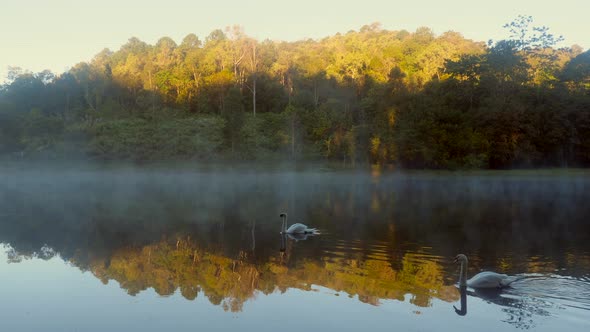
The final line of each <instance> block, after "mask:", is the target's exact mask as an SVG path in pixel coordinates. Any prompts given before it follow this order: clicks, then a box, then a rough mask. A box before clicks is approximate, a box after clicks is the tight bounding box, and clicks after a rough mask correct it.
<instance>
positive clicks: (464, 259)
mask: <svg viewBox="0 0 590 332" xmlns="http://www.w3.org/2000/svg"><path fill="white" fill-rule="evenodd" d="M453 263H461V264H463V263H467V256H465V255H463V254H459V255H457V256H455V259H454V260H453Z"/></svg>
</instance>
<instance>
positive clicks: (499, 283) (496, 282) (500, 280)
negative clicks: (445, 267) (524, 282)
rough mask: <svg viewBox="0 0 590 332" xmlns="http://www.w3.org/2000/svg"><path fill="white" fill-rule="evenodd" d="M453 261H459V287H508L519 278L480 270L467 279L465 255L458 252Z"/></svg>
mask: <svg viewBox="0 0 590 332" xmlns="http://www.w3.org/2000/svg"><path fill="white" fill-rule="evenodd" d="M454 262H455V263H457V262H460V263H461V275H460V277H459V286H460V287H465V286H468V287H471V288H502V287H508V286H510V284H511V283H513V282H515V281H517V280H519V279H521V278H518V277H510V276H508V275H506V274H500V273H496V272H489V271H486V272H480V273H478V274H476V275H474V276H473V278H471V279H469V280H466V279H467V256H465V255H463V254H459V255H457V256H456V257H455V260H454Z"/></svg>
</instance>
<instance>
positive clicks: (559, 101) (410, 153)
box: [0, 17, 590, 168]
mask: <svg viewBox="0 0 590 332" xmlns="http://www.w3.org/2000/svg"><path fill="white" fill-rule="evenodd" d="M530 23H531V19H530V18H528V17H519V18H518V19H517V20H516V21H515V22H513V23H511V24H509V25H507V27H508V28H509V29H510V31H511V32H512V37H511V39H508V40H503V41H499V42H496V43H491V42H490V43H488V44H487V45H486V44H484V43H479V42H474V41H471V40H467V39H464V38H463V37H462V36H461V35H460V34H458V33H455V32H446V33H444V34H442V35H440V36H435V35H434V34H433V32H432V31H431V30H430V29H428V28H419V29H418V30H416V31H415V32H414V33H409V32H407V31H403V30H402V31H387V30H383V29H381V27H380V26H379V25H378V24H373V25H370V26H364V27H362V28H361V29H360V31H350V32H348V33H346V34H343V35H342V34H337V35H335V36H332V37H329V38H325V39H322V40H303V41H298V42H273V41H268V40H266V41H263V42H259V41H256V40H254V39H252V38H250V37H248V36H246V35H245V34H244V33H243V31H242V30H241V29H240V28H237V27H233V28H228V29H226V30H225V31H222V30H215V31H213V32H212V33H211V34H210V35H209V36H207V37H206V39H205V41H204V42H202V41H201V40H200V39H199V38H198V37H197V36H195V35H194V34H190V35H188V36H186V37H185V38H184V39H183V41H182V42H181V43H180V44H179V45H177V44H176V43H175V42H174V41H173V40H172V39H171V38H168V37H164V38H161V39H160V40H159V41H158V42H157V43H156V44H155V45H149V44H147V43H145V42H142V41H140V40H138V39H137V38H131V39H130V40H129V41H128V43H127V44H125V45H123V46H122V47H121V49H120V50H118V51H116V52H112V51H110V50H108V49H105V50H103V51H102V52H100V53H99V54H97V55H96V56H95V57H94V59H92V61H90V62H89V63H80V64H77V65H76V66H74V67H73V68H72V69H70V70H69V71H68V72H66V73H63V74H61V75H58V76H56V75H54V74H52V73H51V72H48V71H45V72H41V73H30V72H24V71H22V70H20V69H19V68H11V71H10V73H9V77H8V83H7V84H5V85H4V86H1V88H0V154H2V155H4V156H8V157H10V158H33V157H34V158H38V157H44V158H93V159H118V160H120V159H126V160H170V159H175V160H177V159H195V160H211V159H224V160H227V159H231V160H238V159H239V160H253V159H271V160H274V159H279V158H284V159H293V160H335V161H339V162H342V163H344V164H347V165H355V164H357V163H361V164H366V163H374V164H397V165H402V166H404V167H412V168H464V167H467V168H506V167H521V166H524V167H527V166H588V165H590V51H586V52H583V50H582V49H581V48H580V47H578V46H572V47H570V48H561V49H556V48H554V45H555V44H556V43H557V42H559V41H560V39H559V38H555V37H554V36H553V35H551V34H549V33H548V31H547V29H546V28H532V29H531V28H529V26H530Z"/></svg>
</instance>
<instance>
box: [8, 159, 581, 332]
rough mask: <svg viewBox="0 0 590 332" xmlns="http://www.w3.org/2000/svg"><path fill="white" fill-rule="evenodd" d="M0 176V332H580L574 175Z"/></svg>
mask: <svg viewBox="0 0 590 332" xmlns="http://www.w3.org/2000/svg"><path fill="white" fill-rule="evenodd" d="M1 170H2V171H1V172H0V243H2V245H1V249H0V331H78V330H80V331H105V330H111V331H119V330H121V331H160V330H174V331H189V330H191V331H192V330H197V329H205V330H215V329H217V330H230V329H242V330H253V329H256V330H265V331H266V330H268V331H271V330H273V331H274V330H286V331H291V330H292V331H295V330H301V329H311V330H359V329H371V330H377V331H381V330H405V331H432V330H445V331H446V330H454V331H474V330H477V331H498V330H533V331H555V330H563V331H586V330H588V328H590V223H589V217H590V177H588V175H590V173H587V172H580V171H579V172H560V173H557V174H553V173H551V172H545V173H539V172H534V173H530V172H510V173H506V172H504V173H486V174H479V175H477V174H458V173H437V174H435V173H393V174H380V173H376V172H342V171H341V172H327V171H325V172H322V171H299V172H290V171H263V172H253V171H247V170H240V171H224V172H219V171H218V172H213V171H189V170H175V171H162V170H145V169H143V170H138V169H130V168H127V169H117V170H112V169H111V170H96V169H94V170H72V169H63V170H59V169H53V170H51V171H37V170H31V169H18V168H14V167H13V168H3V169H1ZM281 212H287V213H288V215H289V224H291V223H294V222H303V223H305V224H307V225H309V226H313V227H317V228H319V229H320V230H321V232H322V234H321V235H319V236H314V237H309V238H307V239H292V238H282V237H281V236H280V235H279V231H280V219H279V213H281ZM458 253H465V254H466V255H467V256H468V257H469V259H470V264H469V274H470V275H473V274H475V273H477V272H479V271H481V270H493V271H496V272H502V273H507V274H510V275H519V276H521V277H523V279H522V280H520V281H518V282H517V283H514V284H513V287H512V288H509V289H506V290H503V291H502V292H497V291H494V292H481V291H475V290H473V289H467V290H466V292H465V293H464V294H461V292H460V291H459V289H458V288H457V287H456V284H457V281H458V267H457V266H456V265H454V264H453V262H452V259H453V257H454V256H455V255H456V254H458ZM454 307H455V308H456V309H455V308H454Z"/></svg>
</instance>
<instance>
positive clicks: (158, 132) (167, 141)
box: [89, 116, 225, 160]
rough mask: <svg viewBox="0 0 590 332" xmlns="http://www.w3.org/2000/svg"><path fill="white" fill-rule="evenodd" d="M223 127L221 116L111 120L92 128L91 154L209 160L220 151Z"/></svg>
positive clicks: (123, 157)
mask: <svg viewBox="0 0 590 332" xmlns="http://www.w3.org/2000/svg"><path fill="white" fill-rule="evenodd" d="M224 126H225V123H224V120H223V119H221V118H220V117H218V116H199V117H187V118H177V119H169V120H164V121H157V122H156V121H149V120H144V119H127V120H114V121H108V122H104V123H100V124H98V125H97V126H96V127H94V128H93V129H92V130H91V131H92V135H93V139H92V141H91V142H90V143H89V150H90V151H89V153H90V155H92V156H94V157H98V158H106V159H133V160H163V159H184V158H194V159H202V160H206V159H209V158H211V157H212V156H214V155H215V154H216V153H218V152H219V151H220V148H221V146H222V144H223V128H224Z"/></svg>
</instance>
